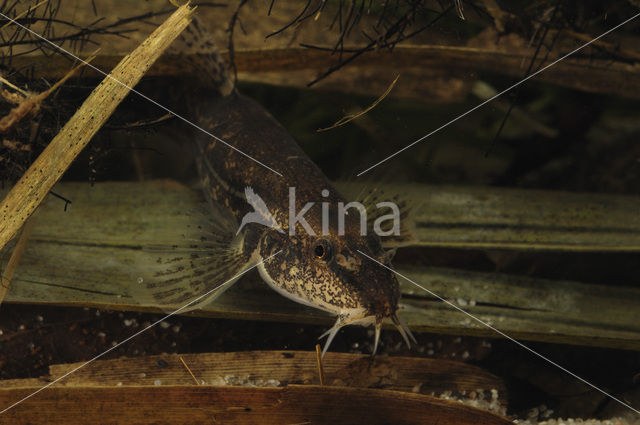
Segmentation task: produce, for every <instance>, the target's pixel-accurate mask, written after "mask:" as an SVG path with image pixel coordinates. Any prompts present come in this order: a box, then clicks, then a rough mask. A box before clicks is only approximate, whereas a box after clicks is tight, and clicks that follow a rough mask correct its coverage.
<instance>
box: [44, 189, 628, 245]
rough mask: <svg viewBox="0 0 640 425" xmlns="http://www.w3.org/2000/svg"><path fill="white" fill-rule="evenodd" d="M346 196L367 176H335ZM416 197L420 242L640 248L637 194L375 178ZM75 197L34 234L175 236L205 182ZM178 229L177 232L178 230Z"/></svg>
mask: <svg viewBox="0 0 640 425" xmlns="http://www.w3.org/2000/svg"><path fill="white" fill-rule="evenodd" d="M337 186H338V188H339V189H340V190H342V191H343V192H344V193H345V195H347V197H348V198H351V199H354V200H357V195H358V194H359V193H361V192H362V190H363V189H367V188H368V187H369V186H367V185H366V184H354V183H348V184H347V183H340V182H338V183H337ZM375 187H377V188H379V189H381V190H382V191H384V193H385V194H388V195H389V196H393V195H397V194H401V195H402V196H403V197H404V198H405V199H407V200H410V201H411V202H414V203H415V205H416V214H415V227H416V236H417V240H416V241H415V243H414V245H419V246H435V247H454V248H455V247H459V248H507V249H522V250H569V251H627V252H640V215H638V211H640V197H635V196H620V195H603V194H587V193H570V192H549V191H539V190H518V189H498V188H488V187H456V186H431V185H417V184H403V185H402V186H401V187H398V186H394V185H378V184H377V185H376V186H375ZM56 190H57V191H58V192H60V193H64V195H65V196H66V197H68V198H70V199H72V200H73V205H72V206H71V208H70V211H68V212H63V211H62V209H61V208H59V205H55V206H54V205H51V206H48V207H45V208H43V211H40V213H39V216H40V219H39V221H40V223H39V224H38V225H37V226H36V229H35V230H34V235H33V237H32V240H34V241H39V242H45V241H46V242H56V243H81V244H83V245H93V246H97V247H99V246H106V245H118V246H122V247H129V248H134V249H135V248H140V247H141V246H144V245H145V244H153V243H155V244H162V243H169V244H171V243H173V242H175V236H176V235H179V234H181V232H182V230H181V229H185V228H186V227H185V226H186V225H187V224H189V223H191V222H192V221H193V218H192V217H191V215H190V213H191V212H192V211H193V210H194V209H195V208H198V207H199V206H200V202H201V195H200V192H199V191H197V190H193V189H188V188H186V187H184V186H182V185H181V184H179V183H176V182H174V181H169V180H165V181H155V182H139V183H126V182H121V183H115V182H114V183H100V184H98V185H96V186H95V187H93V188H90V187H89V185H87V184H84V183H64V184H61V185H59V186H57V189H56ZM172 238H173V239H172Z"/></svg>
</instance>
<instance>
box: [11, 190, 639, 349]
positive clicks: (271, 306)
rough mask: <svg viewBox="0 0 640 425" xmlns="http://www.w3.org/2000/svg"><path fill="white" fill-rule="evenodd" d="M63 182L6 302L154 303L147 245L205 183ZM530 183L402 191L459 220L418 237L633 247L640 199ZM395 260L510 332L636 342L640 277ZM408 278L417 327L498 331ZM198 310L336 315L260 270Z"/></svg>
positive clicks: (314, 318) (311, 317) (173, 224)
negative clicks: (63, 200)
mask: <svg viewBox="0 0 640 425" xmlns="http://www.w3.org/2000/svg"><path fill="white" fill-rule="evenodd" d="M57 191H59V192H60V193H64V194H65V196H67V197H70V198H72V200H73V202H74V203H73V205H72V206H71V208H70V210H69V211H67V212H64V211H63V209H62V206H61V205H60V204H57V203H55V202H50V203H49V205H47V206H45V207H44V208H42V210H41V211H40V212H39V213H38V215H37V216H36V219H37V222H36V223H35V226H34V230H33V236H32V238H31V239H30V241H29V244H28V245H27V249H26V250H25V253H24V255H23V258H22V261H21V264H20V266H19V268H18V270H17V271H16V275H15V278H14V281H13V282H12V286H11V288H10V290H9V293H8V294H7V298H6V302H19V303H36V304H38V303H41V304H56V305H75V306H95V307H99V308H117V309H135V310H147V311H148V310H153V311H156V310H155V309H153V308H151V307H149V306H144V305H138V304H137V302H136V301H135V300H134V299H133V298H132V297H131V296H130V288H131V286H132V285H135V284H136V283H137V281H138V278H139V277H140V274H141V270H142V269H144V267H145V265H148V264H149V262H153V261H154V259H155V258H154V256H153V253H150V252H149V251H147V250H145V249H143V247H145V246H149V245H164V246H171V245H172V244H173V243H175V241H176V240H178V239H179V237H180V235H181V233H182V232H183V231H184V229H186V226H187V225H188V224H189V223H190V220H193V217H192V216H191V215H190V214H189V211H190V210H191V209H193V208H195V207H196V206H197V205H198V202H200V195H199V192H198V191H194V190H189V189H186V188H185V187H184V186H181V185H179V184H177V183H175V182H170V181H162V182H145V183H104V184H99V185H96V186H95V187H94V188H90V187H89V186H88V185H86V184H63V185H60V186H59V187H58V188H57ZM528 193H531V192H527V191H524V192H520V191H499V190H494V189H492V190H487V189H471V190H468V191H464V190H463V189H456V188H439V187H427V186H410V187H407V188H406V190H405V194H408V195H409V196H415V197H416V198H417V199H422V200H423V201H424V202H423V206H422V208H421V209H420V210H419V212H418V223H420V220H423V221H426V220H427V219H429V220H433V222H435V223H438V222H440V223H451V225H450V226H433V231H427V230H426V229H428V228H427V227H426V224H425V225H423V227H424V228H423V229H422V230H420V228H418V232H419V235H421V236H420V237H421V238H423V240H422V241H420V244H422V245H433V244H435V245H438V244H443V245H446V246H468V245H465V244H471V246H485V245H484V244H487V245H488V246H492V247H496V246H499V247H510V246H512V245H511V243H513V245H517V246H518V247H534V248H537V249H541V248H542V247H545V248H547V249H549V248H554V247H558V246H565V248H567V249H568V248H573V246H572V245H570V244H569V242H570V239H571V238H573V239H575V240H576V241H582V242H583V243H584V244H591V248H590V249H596V248H599V249H601V250H624V251H634V250H637V246H638V245H639V244H638V234H639V233H640V232H638V230H637V227H638V223H637V220H636V219H635V214H634V212H635V211H638V207H640V205H637V203H638V200H637V199H635V198H630V197H617V196H613V197H609V196H587V195H581V194H577V195H573V194H554V193H549V192H534V193H533V194H532V195H530V196H531V199H529V196H528V195H527V194H528ZM561 201H562V202H561ZM556 203H558V204H559V205H556ZM634 208H636V209H635V210H634ZM482 211H486V214H483V213H482ZM500 211H503V212H502V213H500ZM544 214H547V219H546V220H548V221H549V222H550V224H549V227H550V228H551V233H552V235H555V236H554V237H555V238H556V239H553V238H552V237H550V236H546V235H545V234H544V233H542V232H541V231H540V233H539V232H538V231H536V232H533V233H530V232H529V231H528V230H527V229H526V226H524V225H525V224H526V223H533V224H532V225H531V226H532V227H535V225H536V223H538V224H539V225H540V227H541V228H542V227H543V224H544V223H546V221H545V219H543V218H540V215H544ZM612 219H613V220H615V221H614V222H612V221H611V220H612ZM465 220H466V221H467V222H473V223H476V224H475V225H474V226H475V233H474V232H471V231H470V232H469V233H471V234H472V235H471V236H469V235H466V234H464V231H463V229H464V226H463V223H465ZM563 220H564V222H563ZM572 220H574V221H572ZM501 222H502V223H503V224H502V225H500V226H498V224H497V223H501ZM559 223H565V224H566V226H565V225H564V224H563V225H561V226H559V225H558V224H559ZM418 226H420V224H418ZM483 226H485V227H483ZM523 226H524V227H525V229H524V230H522V229H521V227H523ZM467 227H468V226H467ZM496 227H499V229H498V230H499V232H498V233H497V234H496V231H495V228H496ZM452 228H453V230H452ZM509 228H512V229H513V230H512V232H513V233H515V234H520V235H521V236H520V237H522V241H520V242H518V243H517V244H516V242H515V241H513V240H511V239H514V240H515V239H516V237H515V236H514V237H511V236H510V233H509V231H508V230H507V229H509ZM519 229H520V230H519ZM553 229H556V230H555V232H554V231H553ZM593 229H596V230H595V231H592V230H593ZM598 229H599V230H598ZM420 232H422V233H420ZM474 235H475V236H474ZM474 237H475V239H474ZM426 238H429V240H430V241H429V240H424V239H426ZM541 238H542V239H543V240H541ZM545 238H546V239H545ZM434 240H435V242H433V241H434ZM443 240H449V242H442V241H443ZM454 242H455V243H454ZM474 243H475V245H473V244H474ZM575 248H576V249H582V248H583V246H582V245H579V244H577V245H576V246H575ZM398 271H400V272H401V273H403V274H405V275H406V276H407V277H409V278H411V279H412V280H414V281H415V282H416V283H418V284H420V285H423V286H425V287H426V288H428V289H429V290H431V291H433V292H434V293H436V294H438V295H440V296H442V297H444V298H445V299H448V300H455V301H456V302H457V300H460V299H462V300H463V301H470V300H472V301H474V303H475V305H473V306H469V305H467V306H463V308H464V309H466V310H467V311H469V312H470V313H472V314H474V315H476V316H478V317H480V318H481V319H482V320H484V321H485V322H487V323H489V324H491V325H493V326H495V327H496V328H498V329H500V330H502V331H503V332H505V333H507V334H509V335H511V336H512V337H516V338H521V339H529V340H541V341H555V342H563V343H570V344H586V345H599V346H612V347H620V348H630V349H640V323H639V322H638V321H637V317H640V290H639V289H636V288H631V287H626V288H625V287H613V286H600V285H590V284H582V283H577V282H565V281H549V280H541V279H531V278H525V277H516V276H506V275H500V274H489V273H472V272H460V271H454V270H443V269H433V268H425V267H419V266H412V267H408V266H399V267H398ZM401 285H402V291H403V294H404V298H403V300H402V304H403V308H404V309H403V311H402V312H401V314H402V316H403V317H404V318H405V320H406V321H407V322H408V323H409V326H410V327H411V328H412V329H414V330H416V331H436V332H448V333H455V334H471V335H483V336H496V335H495V333H494V332H493V331H491V330H490V329H487V328H486V327H485V326H484V325H482V324H480V323H478V322H475V321H473V320H472V319H470V318H469V317H468V316H465V315H464V314H462V313H460V312H458V311H455V310H454V309H452V308H451V307H450V306H447V305H446V304H444V303H442V302H441V301H439V300H437V299H435V298H434V297H433V296H431V295H429V294H428V293H425V291H424V290H422V289H420V288H417V287H416V286H414V285H413V284H411V283H409V282H406V281H403V280H402V279H401ZM193 314H198V315H205V316H211V317H229V318H241V319H260V320H278V321H293V322H304V323H322V324H327V325H328V324H329V323H330V322H331V321H332V318H331V317H329V316H327V315H325V314H324V313H322V312H319V311H317V310H313V309H309V308H306V307H303V306H301V305H298V304H295V303H293V302H291V301H289V300H286V299H284V298H282V297H281V296H279V295H278V294H276V293H275V292H274V291H272V290H270V289H269V288H268V287H267V286H266V285H264V284H262V282H261V281H260V279H259V277H258V276H257V274H254V273H249V274H248V275H247V277H246V278H244V279H242V280H241V281H240V282H239V283H238V284H236V285H235V286H234V287H233V288H232V289H231V290H229V291H228V292H227V293H225V294H224V295H223V296H222V297H220V298H219V299H218V300H216V302H215V303H213V304H210V305H208V306H206V307H205V308H204V309H203V310H200V311H197V312H195V313H193Z"/></svg>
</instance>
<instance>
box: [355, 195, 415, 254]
mask: <svg viewBox="0 0 640 425" xmlns="http://www.w3.org/2000/svg"><path fill="white" fill-rule="evenodd" d="M356 200H357V201H359V202H361V203H362V204H363V205H364V207H365V209H366V211H367V227H368V229H369V230H370V231H372V229H374V223H375V222H376V220H378V219H379V218H381V217H383V216H388V215H389V214H392V213H393V210H392V209H391V208H389V207H385V206H383V205H380V204H381V203H385V202H391V203H393V204H395V205H396V206H397V207H398V212H399V229H398V230H399V232H398V234H397V235H390V236H381V237H380V239H381V242H382V246H383V247H385V248H397V247H400V246H405V245H409V244H411V243H412V242H415V241H416V237H415V219H414V214H415V211H416V209H417V206H416V203H415V202H414V201H412V200H410V199H409V198H406V197H404V196H402V195H400V194H397V193H396V194H394V193H391V192H389V191H388V190H385V189H382V188H380V187H378V186H373V187H368V188H366V189H363V190H362V191H361V192H360V195H359V196H358V199H356ZM379 227H380V229H381V230H382V231H383V232H388V231H390V230H392V227H393V221H392V220H382V221H381V222H380V223H379Z"/></svg>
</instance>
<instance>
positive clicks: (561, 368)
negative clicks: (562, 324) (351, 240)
mask: <svg viewBox="0 0 640 425" xmlns="http://www.w3.org/2000/svg"><path fill="white" fill-rule="evenodd" d="M358 252H359V253H360V254H361V255H363V256H365V257H367V258H368V259H370V260H371V261H373V262H375V263H378V264H379V265H381V266H382V267H384V268H385V269H387V270H389V271H391V272H392V273H395V274H396V275H398V276H400V277H401V278H403V279H405V280H406V281H408V282H411V283H412V284H414V285H415V286H417V287H418V288H420V289H422V290H423V291H425V292H428V293H429V294H430V295H432V296H434V297H436V298H438V299H439V300H440V301H442V302H444V303H446V304H448V305H450V306H451V307H453V308H455V309H456V310H458V311H459V312H461V313H463V314H466V315H467V316H469V317H470V318H472V319H473V320H475V321H476V322H479V323H481V324H482V325H484V326H486V327H487V328H489V329H491V330H492V331H494V332H496V333H498V334H500V335H501V336H503V337H505V338H506V339H508V340H510V341H512V342H515V343H516V344H518V345H519V346H520V347H522V348H524V349H525V350H527V351H529V352H530V353H532V354H535V355H536V356H538V357H540V358H541V359H542V360H544V361H546V362H548V363H550V364H552V365H553V366H555V367H557V368H558V369H560V370H562V371H564V372H566V373H568V374H569V375H571V376H573V377H574V378H576V379H577V380H579V381H581V382H583V383H584V384H586V385H588V386H590V387H591V388H593V389H594V390H596V391H598V392H600V393H602V394H604V395H605V396H607V397H609V398H611V399H612V400H615V401H617V402H618V403H620V404H622V405H623V406H625V407H628V408H629V409H631V410H633V411H634V412H636V413H637V414H639V415H640V410H637V409H635V408H633V407H631V406H630V405H628V404H627V403H625V402H624V401H622V400H620V399H618V398H616V397H614V396H612V395H611V394H609V393H608V392H606V391H604V390H601V389H600V388H598V387H596V386H595V385H593V384H592V383H591V382H589V381H587V380H586V379H584V378H581V377H579V376H578V375H576V374H575V373H573V372H571V371H570V370H568V369H566V368H564V367H563V366H560V365H559V364H558V363H556V362H554V361H553V360H551V359H549V358H547V357H545V356H543V355H542V354H540V353H538V352H537V351H535V350H533V349H531V348H529V347H527V346H526V345H524V344H523V343H521V342H520V341H518V340H516V339H514V338H512V337H510V336H509V335H507V334H506V333H504V332H502V331H501V330H499V329H496V328H494V327H493V326H491V325H490V324H488V323H487V322H485V321H484V320H482V319H479V318H477V317H476V316H474V315H473V314H471V313H469V312H467V311H466V310H463V309H461V308H460V307H458V306H457V305H455V304H453V303H452V302H450V301H447V300H446V299H444V298H442V297H441V296H440V295H438V294H436V293H434V292H432V291H430V290H429V289H427V288H425V287H424V286H422V285H420V284H419V283H416V282H414V281H413V280H411V279H409V278H408V277H406V276H405V275H403V274H402V273H399V272H397V271H395V270H393V269H392V268H391V267H388V266H386V265H384V264H383V263H381V262H380V261H378V260H376V259H375V258H373V257H370V256H368V255H367V254H365V253H364V252H362V251H360V250H358Z"/></svg>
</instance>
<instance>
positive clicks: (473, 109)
mask: <svg viewBox="0 0 640 425" xmlns="http://www.w3.org/2000/svg"><path fill="white" fill-rule="evenodd" d="M638 16H640V13H637V14H635V15H633V16H632V17H630V18H629V19H627V20H626V21H623V22H621V23H619V24H618V25H616V26H615V27H613V28H611V29H610V30H607V31H605V32H603V33H602V34H600V35H599V36H597V37H596V38H594V39H593V40H591V41H589V42H587V43H585V44H583V45H581V46H580V47H578V48H577V49H575V50H572V51H571V52H569V53H567V54H566V55H564V56H561V57H560V58H558V59H556V60H555V61H553V62H551V63H550V64H549V65H547V66H545V67H543V68H541V69H539V70H537V71H536V72H534V73H533V74H530V75H528V76H526V77H525V78H523V79H522V80H520V81H518V82H517V83H515V84H513V85H512V86H510V87H508V88H506V89H504V90H502V91H501V92H500V93H498V94H496V95H494V96H492V97H490V98H489V99H487V100H485V101H484V102H482V103H480V104H479V105H476V106H474V107H473V108H471V109H469V110H468V111H467V112H465V113H463V114H461V115H458V116H457V117H455V118H454V119H452V120H451V121H449V122H447V123H446V124H443V125H441V126H440V127H438V128H436V129H435V130H433V131H431V132H430V133H428V134H426V135H424V136H422V137H421V138H419V139H417V140H416V141H414V142H412V143H410V144H408V145H407V146H405V147H404V148H402V149H400V150H399V151H397V152H395V153H393V154H391V155H389V156H388V157H386V158H385V159H383V160H381V161H378V162H376V163H375V164H373V165H372V166H370V167H369V168H367V169H366V170H364V171H361V172H359V173H358V174H357V176H358V177H360V176H361V175H363V174H364V173H366V172H368V171H370V170H372V169H373V168H375V167H377V166H378V165H380V164H382V163H383V162H386V161H388V160H390V159H391V158H393V157H395V156H397V155H399V154H401V153H402V152H404V151H406V150H407V149H409V148H410V147H412V146H414V145H416V144H418V143H420V142H422V141H423V140H425V139H426V138H428V137H430V136H431V135H433V134H435V133H437V132H439V131H440V130H442V129H443V128H445V127H448V126H449V125H451V124H453V123H454V122H456V121H458V120H459V119H460V118H463V117H465V116H467V115H469V114H470V113H472V112H473V111H475V110H476V109H478V108H481V107H482V106H484V105H486V104H487V103H489V102H491V101H492V100H494V99H496V98H498V97H500V96H502V95H503V94H505V93H507V92H508V91H510V90H512V89H514V88H516V87H518V86H519V85H521V84H522V83H524V82H525V81H528V80H530V79H531V78H533V77H535V76H536V75H538V74H540V73H541V72H543V71H546V70H547V69H549V68H551V67H552V66H554V65H556V64H557V63H558V62H560V61H563V60H565V59H566V58H568V57H569V56H571V55H573V54H574V53H576V52H578V51H580V50H582V49H584V48H585V47H587V46H588V45H590V44H591V43H593V42H595V41H597V40H599V39H601V38H602V37H604V36H605V35H607V34H609V33H611V32H613V31H615V30H617V29H618V28H620V27H621V26H623V25H625V24H626V23H628V22H631V21H633V20H634V19H636V18H637V17H638Z"/></svg>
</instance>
